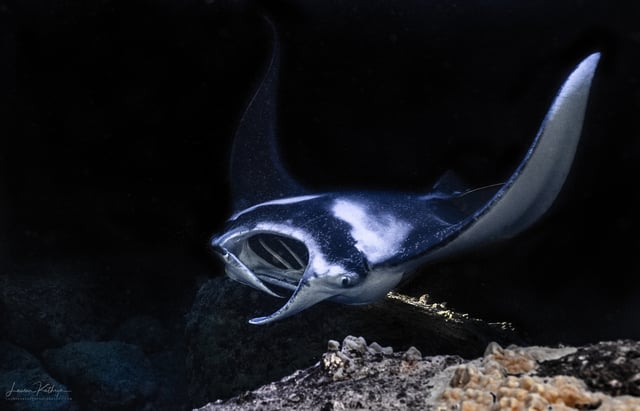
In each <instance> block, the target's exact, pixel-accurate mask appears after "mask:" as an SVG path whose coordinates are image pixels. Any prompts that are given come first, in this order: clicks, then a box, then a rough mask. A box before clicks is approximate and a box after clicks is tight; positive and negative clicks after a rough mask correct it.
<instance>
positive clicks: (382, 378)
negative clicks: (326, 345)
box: [200, 336, 463, 411]
mask: <svg viewBox="0 0 640 411" xmlns="http://www.w3.org/2000/svg"><path fill="white" fill-rule="evenodd" d="M362 343H364V339H363V338H362V337H359V338H356V337H351V336H348V337H346V338H345V339H344V341H343V343H342V347H341V349H340V350H339V351H329V352H327V353H325V354H324V355H323V356H322V360H321V361H320V362H319V363H318V364H316V365H314V366H312V367H310V368H307V369H304V370H301V371H297V372H295V373H293V374H292V375H291V376H288V377H285V378H284V379H282V380H280V381H278V382H275V383H271V384H269V385H266V386H264V387H262V388H260V389H258V390H256V391H253V392H250V393H247V394H244V395H241V396H238V397H235V398H233V399H230V400H228V401H226V402H223V401H218V402H217V403H212V404H209V405H207V406H205V407H203V408H200V410H201V411H212V410H216V411H217V410H234V411H239V410H246V411H250V410H256V411H257V410H281V409H289V410H292V409H295V410H312V409H315V410H352V409H424V408H423V406H424V405H425V404H426V400H427V398H428V394H429V392H428V390H426V389H425V387H424V385H423V384H417V381H420V380H426V379H428V378H429V377H431V376H434V375H436V374H438V373H440V372H442V371H443V370H444V369H446V368H447V367H450V366H451V365H454V364H459V363H460V362H462V361H463V360H462V358H460V357H458V356H435V357H431V358H429V359H425V360H419V361H416V362H414V363H413V364H411V365H408V364H407V362H406V361H404V360H403V357H405V353H402V352H398V353H390V354H385V353H383V352H378V350H376V349H371V350H369V349H364V350H362V349H360V347H362ZM372 345H373V344H372ZM354 347H358V349H354ZM364 347H365V348H371V345H369V346H366V343H364ZM411 355H415V352H414V353H413V354H410V356H411ZM414 358H415V357H414ZM292 398H295V399H296V400H295V401H291V399H292Z"/></svg>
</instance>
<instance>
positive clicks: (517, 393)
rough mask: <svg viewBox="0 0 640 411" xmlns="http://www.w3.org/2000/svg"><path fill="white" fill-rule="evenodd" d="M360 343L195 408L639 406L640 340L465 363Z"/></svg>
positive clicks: (516, 350) (504, 352) (517, 350)
mask: <svg viewBox="0 0 640 411" xmlns="http://www.w3.org/2000/svg"><path fill="white" fill-rule="evenodd" d="M362 341H363V339H362V338H356V337H347V338H346V339H345V340H344V341H343V343H342V346H341V348H340V349H339V350H330V351H328V352H326V353H325V354H324V355H323V356H322V361H320V362H319V363H318V364H316V365H314V366H312V367H309V368H306V369H304V370H299V371H296V372H294V373H293V374H292V375H290V376H288V377H285V378H283V379H281V380H280V381H278V382H274V383H271V384H268V385H265V386H263V387H261V388H259V389H257V390H255V391H251V392H246V393H244V394H243V395H240V396H237V397H234V398H232V399H229V400H227V401H222V400H218V401H216V402H214V403H210V404H208V405H207V406H205V407H203V408H200V409H199V410H200V411H239V410H243V411H249V410H264V411H271V410H281V409H288V410H307V409H319V410H360V409H425V410H433V411H446V410H453V409H456V410H468V411H474V410H477V411H483V410H496V411H497V410H501V409H513V410H524V409H526V410H539V411H543V410H554V411H576V410H584V409H593V410H595V409H597V410H599V411H614V410H615V411H632V410H638V409H640V397H638V396H637V391H636V390H637V383H636V381H637V376H638V375H639V373H640V361H637V359H638V358H640V351H639V350H638V348H640V343H638V342H632V341H617V342H608V343H600V344H596V345H592V346H587V347H580V348H577V349H576V348H572V347H560V348H549V347H535V346H534V347H517V346H510V347H508V348H502V347H501V346H499V345H498V344H495V343H492V344H490V345H489V346H488V347H487V350H486V351H485V355H484V356H483V357H480V358H477V359H475V360H472V361H464V360H462V358H460V357H457V356H433V357H421V356H420V355H419V354H420V353H419V352H417V350H415V349H409V350H407V351H406V352H404V353H402V352H398V353H393V354H381V353H375V354H374V353H373V351H377V350H370V349H367V350H360V349H355V350H354V349H353V348H354V346H355V347H358V348H359V347H361V343H362ZM372 345H373V344H372ZM368 347H369V348H371V345H369V346H368ZM332 348H333V347H332ZM605 358H608V359H609V361H608V362H607V361H605ZM590 364H593V366H592V368H591V369H590ZM596 369H598V370H600V372H599V373H596V372H595V370H596ZM556 371H557V372H560V374H556ZM583 378H586V379H583ZM613 380H615V381H618V382H619V383H618V384H613V383H612V381H613ZM603 381H607V384H603V383H602V382H603ZM602 388H604V389H602Z"/></svg>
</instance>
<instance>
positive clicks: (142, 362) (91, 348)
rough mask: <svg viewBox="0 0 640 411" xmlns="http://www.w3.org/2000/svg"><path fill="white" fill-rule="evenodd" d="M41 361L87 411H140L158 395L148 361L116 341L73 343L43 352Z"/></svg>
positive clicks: (134, 350)
mask: <svg viewBox="0 0 640 411" xmlns="http://www.w3.org/2000/svg"><path fill="white" fill-rule="evenodd" d="M43 357H44V361H45V363H46V365H47V367H49V369H51V370H52V372H53V373H54V375H57V376H59V377H60V379H61V380H62V381H63V382H65V384H67V385H68V386H70V387H71V389H72V390H73V391H74V392H78V393H82V395H83V397H84V399H85V401H86V404H85V406H86V408H87V409H90V410H96V411H98V410H99V411H102V410H114V409H143V408H145V406H150V404H151V403H152V401H153V400H154V399H155V397H156V396H157V395H158V381H157V378H156V375H155V373H154V370H153V368H152V366H151V363H150V361H149V359H148V358H147V357H146V356H145V354H144V353H143V352H142V350H140V349H139V348H138V347H136V346H134V345H131V344H125V343H122V342H118V341H108V342H77V343H71V344H67V345H65V346H64V347H62V348H59V349H52V350H46V351H45V352H44V354H43Z"/></svg>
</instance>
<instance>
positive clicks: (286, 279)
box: [237, 233, 309, 292]
mask: <svg viewBox="0 0 640 411" xmlns="http://www.w3.org/2000/svg"><path fill="white" fill-rule="evenodd" d="M237 257H238V259H239V260H240V261H241V262H242V264H244V265H245V266H246V267H247V268H248V269H249V270H250V271H251V272H252V273H253V274H254V275H255V276H256V277H258V278H259V279H260V280H261V281H262V282H265V283H268V284H270V285H272V286H276V287H278V288H280V289H284V290H287V291H289V292H293V291H294V290H295V289H296V288H297V287H298V283H299V282H300V279H301V278H302V274H303V273H304V270H305V269H306V267H307V265H308V263H309V252H308V250H307V247H306V246H305V245H304V243H302V242H301V241H298V240H295V239H293V238H291V237H286V236H283V235H280V234H274V233H259V234H255V235H253V236H251V237H248V238H247V239H246V240H245V241H243V242H242V244H241V246H240V250H239V251H238V253H237Z"/></svg>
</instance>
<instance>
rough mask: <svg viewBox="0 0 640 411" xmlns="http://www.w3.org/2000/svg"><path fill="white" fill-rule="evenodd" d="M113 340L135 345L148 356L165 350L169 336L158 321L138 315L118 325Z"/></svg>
mask: <svg viewBox="0 0 640 411" xmlns="http://www.w3.org/2000/svg"><path fill="white" fill-rule="evenodd" d="M114 339H115V340H119V341H122V342H126V343H129V344H133V345H137V346H139V347H140V348H142V350H143V351H144V352H145V353H147V354H150V353H156V352H159V351H162V350H163V349H165V348H166V347H167V345H168V340H169V336H168V333H167V330H166V329H165V327H164V326H163V325H162V323H161V322H160V321H158V320H157V319H155V318H153V317H151V316H148V315H139V316H136V317H132V318H129V319H128V320H126V321H125V322H124V323H123V324H122V325H120V327H119V328H118V330H117V331H116V333H115V336H114Z"/></svg>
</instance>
